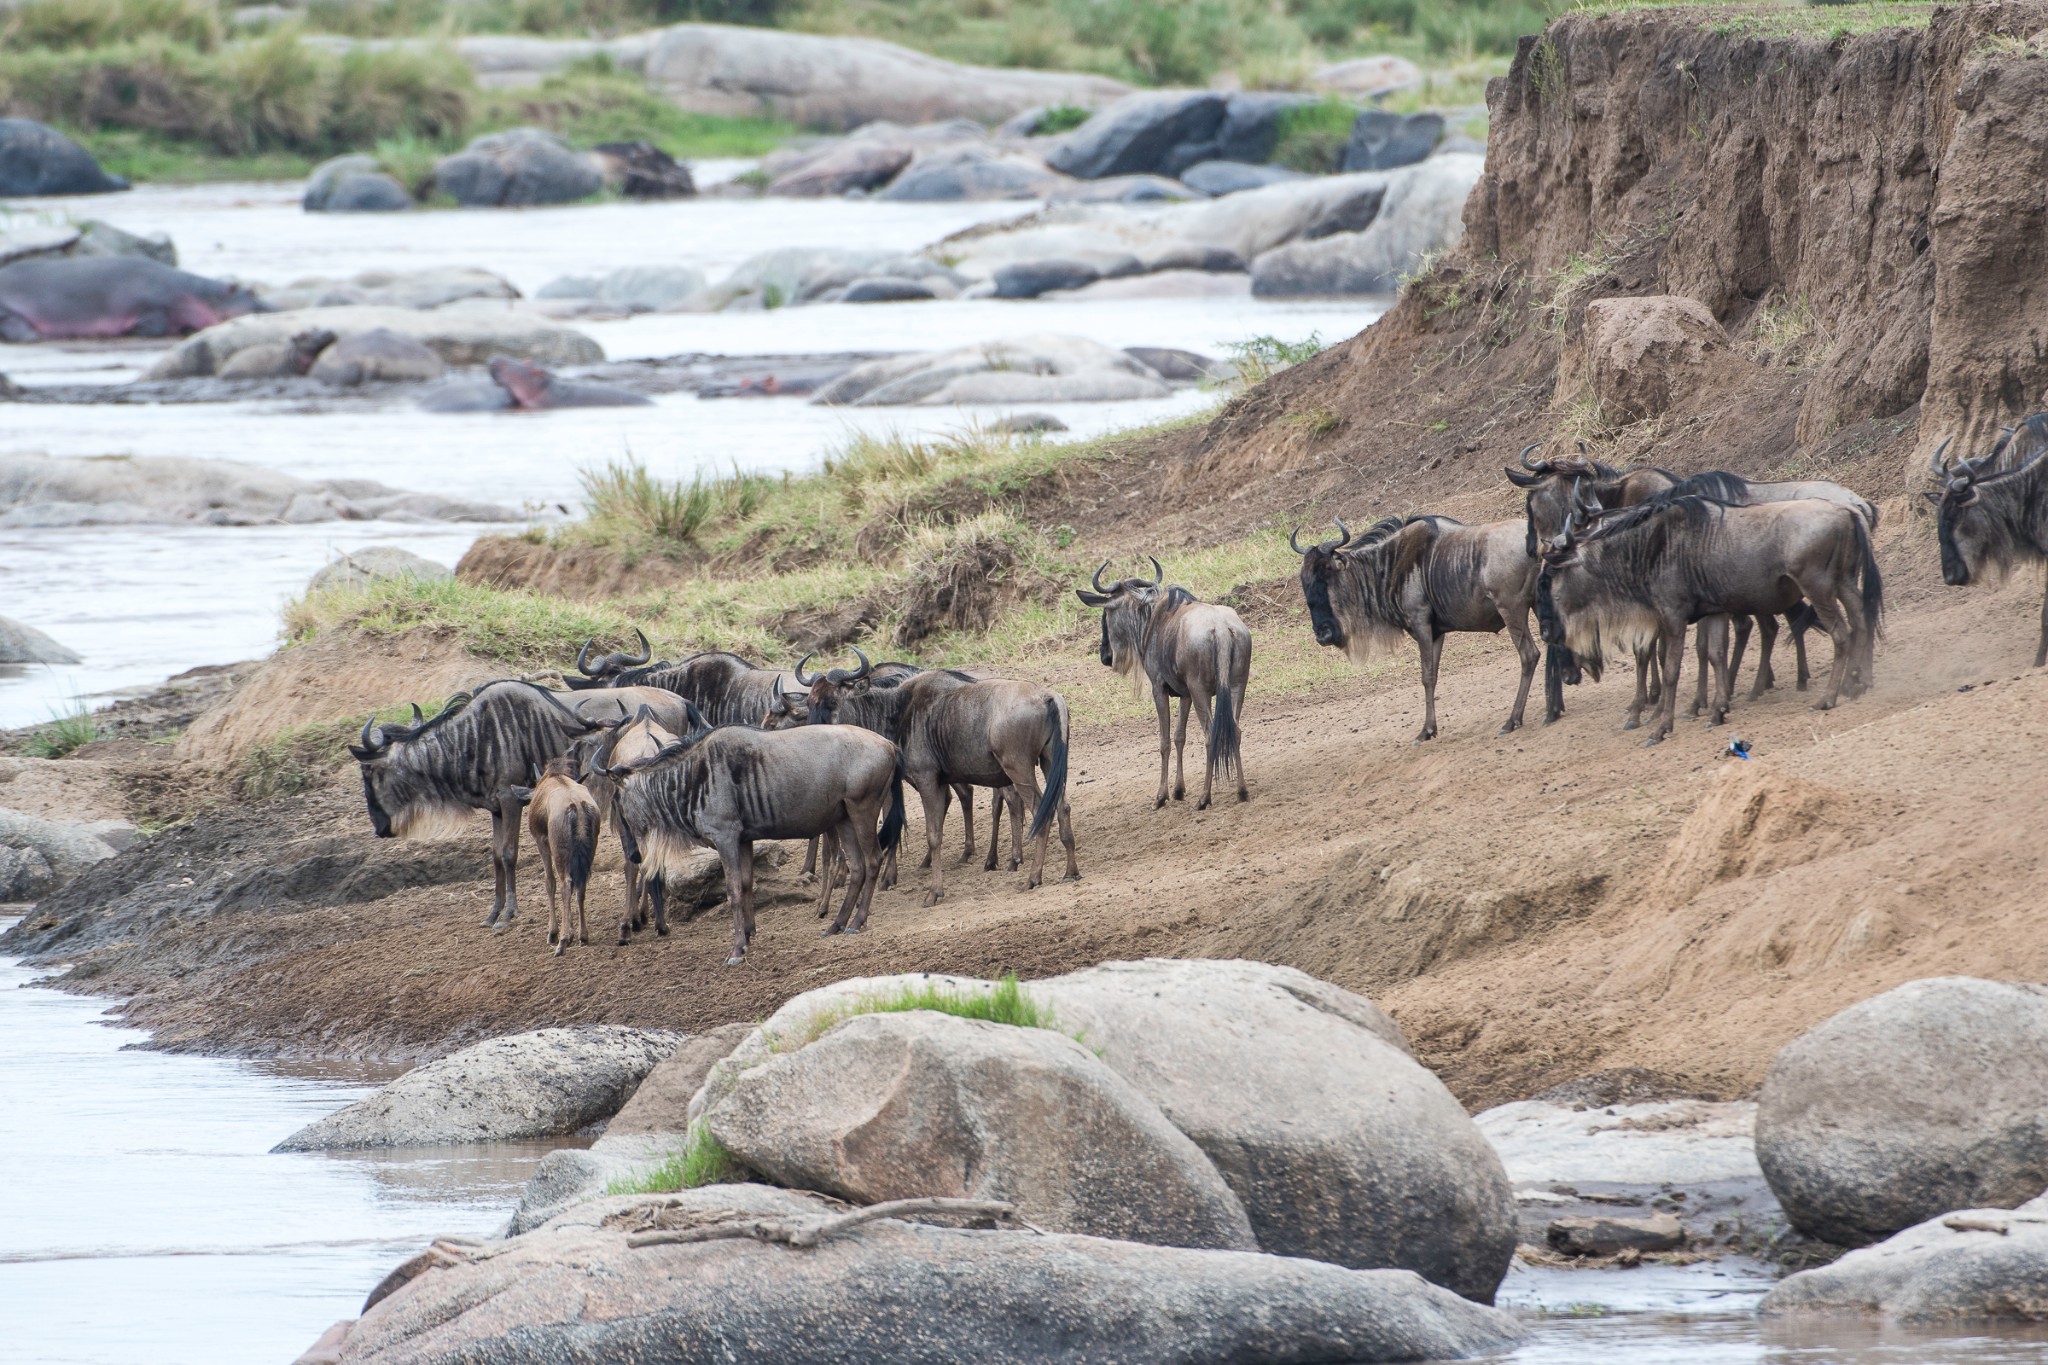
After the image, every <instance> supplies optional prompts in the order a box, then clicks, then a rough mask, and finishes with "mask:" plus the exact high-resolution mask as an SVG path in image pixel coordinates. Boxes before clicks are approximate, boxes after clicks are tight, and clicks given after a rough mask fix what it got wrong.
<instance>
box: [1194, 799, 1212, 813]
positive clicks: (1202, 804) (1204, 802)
mask: <svg viewBox="0 0 2048 1365" xmlns="http://www.w3.org/2000/svg"><path fill="white" fill-rule="evenodd" d="M1195 809H1196V810H1207V809H1209V798H1208V797H1206V796H1205V797H1203V798H1202V799H1201V800H1199V801H1197V802H1195Z"/></svg>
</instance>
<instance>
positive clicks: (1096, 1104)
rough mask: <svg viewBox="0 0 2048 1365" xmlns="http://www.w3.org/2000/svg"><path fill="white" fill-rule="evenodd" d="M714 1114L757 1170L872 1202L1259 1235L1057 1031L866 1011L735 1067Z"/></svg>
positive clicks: (1177, 1235)
mask: <svg viewBox="0 0 2048 1365" xmlns="http://www.w3.org/2000/svg"><path fill="white" fill-rule="evenodd" d="M703 1121H704V1123H705V1124H706V1125H707V1127H708V1128H709V1130H710V1132H711V1134H712V1135H713V1136H714V1137H716V1138H717V1139H718V1140H719V1141H720V1142H721V1143H723V1144H724V1145H725V1147H726V1148H727V1150H729V1151H730V1152H731V1153H732V1154H733V1156H734V1157H735V1158H737V1159H738V1160H739V1161H740V1162H741V1163H742V1164H743V1165H745V1166H746V1167H747V1168H748V1169H750V1170H755V1171H759V1172H761V1173H762V1174H763V1175H765V1176H767V1177H768V1178H769V1179H770V1180H772V1181H774V1182H775V1183H777V1184H781V1185H790V1186H795V1187H798V1188H802V1189H814V1190H819V1191H822V1192H824V1193H827V1194H831V1195H835V1196H838V1197H839V1198H842V1199H848V1200H851V1201H853V1202H854V1203H859V1204H873V1203H879V1202H882V1201H884V1200H889V1199H908V1198H916V1197H919V1196H924V1195H942V1196H949V1197H957V1198H971V1199H1003V1200H1008V1201H1010V1202H1012V1203H1015V1204H1016V1205H1017V1206H1018V1209H1019V1210H1020V1211H1021V1212H1022V1214H1023V1216H1024V1217H1025V1218H1027V1219H1028V1220H1030V1221H1031V1222H1032V1223H1033V1224H1034V1225H1035V1226H1038V1227H1042V1228H1045V1229H1047V1230H1049V1231H1053V1232H1075V1233H1084V1234H1087V1235H1090V1236H1095V1237H1113V1238H1120V1239H1123V1240H1127V1241H1139V1242H1151V1243H1154V1244H1157V1245H1161V1246H1189V1247H1214V1248H1221V1249H1235V1250H1245V1251H1249V1250H1256V1249H1257V1246H1258V1244H1257V1243H1256V1242H1255V1241H1253V1240H1252V1230H1251V1225H1250V1224H1249V1223H1248V1222H1247V1221H1246V1219H1245V1214H1244V1209H1243V1207H1242V1206H1241V1205H1240V1204H1239V1203H1238V1201H1237V1198H1236V1196H1235V1195H1233V1194H1232V1193H1231V1192H1230V1189H1229V1187H1228V1186H1226V1185H1225V1184H1224V1183H1223V1179H1222V1177H1221V1176H1219V1175H1218V1174H1217V1173H1216V1168H1215V1167H1214V1166H1213V1165H1211V1164H1210V1162H1209V1159H1208V1158H1207V1157H1205V1156H1204V1155H1203V1154H1202V1153H1201V1151H1200V1150H1199V1149H1198V1148H1197V1147H1196V1146H1195V1145H1194V1144H1193V1143H1192V1142H1190V1141H1188V1139H1187V1138H1186V1136H1184V1135H1183V1134H1182V1133H1181V1132H1180V1131H1179V1130H1178V1129H1176V1128H1175V1127H1174V1126H1173V1125H1172V1124H1171V1123H1168V1122H1167V1121H1166V1118H1165V1116H1164V1115H1162V1114H1161V1113H1160V1112H1159V1110H1158V1108H1157V1107H1156V1106H1154V1105H1153V1104H1152V1103H1151V1102H1150V1101H1148V1100H1146V1099H1145V1098H1143V1097H1142V1096H1141V1095H1140V1094H1139V1093H1138V1092H1137V1091H1135V1090H1133V1089H1132V1088H1131V1086H1130V1085H1129V1083H1128V1082H1126V1081H1124V1080H1123V1079H1122V1078H1121V1077H1119V1076H1118V1075H1117V1074H1116V1073H1115V1072H1114V1071H1111V1070H1110V1069H1109V1068H1108V1067H1106V1066H1104V1065H1103V1064H1102V1063H1101V1062H1099V1061H1097V1060H1096V1059H1095V1057H1094V1056H1093V1055H1092V1054H1091V1053H1090V1052H1089V1051H1088V1049H1086V1048H1084V1047H1082V1046H1081V1045H1080V1044H1078V1043H1076V1042H1075V1041H1074V1040H1073V1039H1071V1038H1068V1037H1066V1036H1064V1035H1062V1034H1059V1033H1055V1032H1053V1031H1052V1030H1050V1029H1039V1028H1017V1027H1012V1026H1010V1025H1006V1024H993V1023H987V1022H984V1021H981V1020H974V1019H960V1018H955V1017H954V1016H952V1015H947V1014H940V1013H936V1012H933V1011H927V1010H917V1011H911V1012H908V1013H899V1014H865V1015H857V1016H855V1017H853V1018H851V1019H847V1020H845V1021H844V1022H842V1023H839V1024H836V1025H834V1026H833V1027H832V1028H831V1029H829V1030H828V1031H826V1033H825V1034H824V1035H823V1036H822V1037H820V1038H818V1039H817V1040H816V1041H814V1042H811V1043H808V1044H806V1045H804V1046H803V1047H800V1048H797V1049H796V1050H794V1051H787V1052H782V1053H778V1054H776V1055H773V1056H770V1057H768V1058H766V1059H764V1060H762V1061H761V1062H760V1063H758V1064H757V1065H755V1066H752V1067H749V1068H746V1069H744V1070H739V1071H737V1072H736V1073H734V1074H727V1075H726V1076H725V1077H724V1081H723V1084H722V1086H721V1088H720V1091H719V1093H718V1094H717V1095H716V1096H714V1097H712V1098H710V1099H709V1100H708V1102H707V1104H706V1105H705V1108H704V1114H703Z"/></svg>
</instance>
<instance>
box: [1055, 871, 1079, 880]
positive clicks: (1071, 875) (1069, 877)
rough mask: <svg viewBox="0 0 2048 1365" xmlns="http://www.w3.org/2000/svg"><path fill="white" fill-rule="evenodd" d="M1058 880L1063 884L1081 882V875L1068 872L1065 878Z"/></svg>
mask: <svg viewBox="0 0 2048 1365" xmlns="http://www.w3.org/2000/svg"><path fill="white" fill-rule="evenodd" d="M1060 880H1061V881H1063V882H1078V881H1080V880H1081V874H1080V873H1078V872H1069V873H1068V874H1067V875H1066V876H1064V877H1062V878H1060Z"/></svg>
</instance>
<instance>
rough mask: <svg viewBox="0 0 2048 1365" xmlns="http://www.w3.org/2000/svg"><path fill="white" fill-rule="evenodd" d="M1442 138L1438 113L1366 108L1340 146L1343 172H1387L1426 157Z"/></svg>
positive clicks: (1442, 122)
mask: <svg viewBox="0 0 2048 1365" xmlns="http://www.w3.org/2000/svg"><path fill="white" fill-rule="evenodd" d="M1443 135H1444V116H1443V115H1442V114H1389V113H1388V112H1386V111H1385V110H1384V109H1367V110H1366V111H1365V112H1363V113H1361V114H1360V115H1359V116H1358V121H1357V122H1356V123H1354V124H1352V125H1351V137H1350V140H1349V141H1347V142H1346V143H1345V144H1344V161H1343V165H1342V166H1341V168H1340V169H1343V170H1346V171H1391V170H1393V169H1394V168H1395V167H1397V166H1412V165H1414V164H1415V163H1416V162H1418V161H1421V160H1423V159H1425V158H1426V157H1428V156H1429V154H1430V153H1431V152H1432V151H1434V150H1435V149H1436V144H1437V143H1438V142H1439V141H1440V140H1441V139H1442V138H1443Z"/></svg>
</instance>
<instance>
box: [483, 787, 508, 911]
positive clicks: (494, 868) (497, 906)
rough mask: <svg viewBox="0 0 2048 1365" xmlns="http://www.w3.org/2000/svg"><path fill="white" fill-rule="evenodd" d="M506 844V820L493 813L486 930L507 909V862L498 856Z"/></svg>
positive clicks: (495, 812)
mask: <svg viewBox="0 0 2048 1365" xmlns="http://www.w3.org/2000/svg"><path fill="white" fill-rule="evenodd" d="M504 843H505V818H504V816H503V815H501V814H500V813H499V812H497V811H495V810H494V811H492V812H491V913H490V914H488V915H485V916H484V928H486V929H488V928H490V927H491V926H492V925H493V924H496V923H497V922H498V912H499V911H500V910H503V909H504V908H505V860H504V859H503V858H501V857H499V856H498V850H499V849H500V848H501V847H503V845H504Z"/></svg>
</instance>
